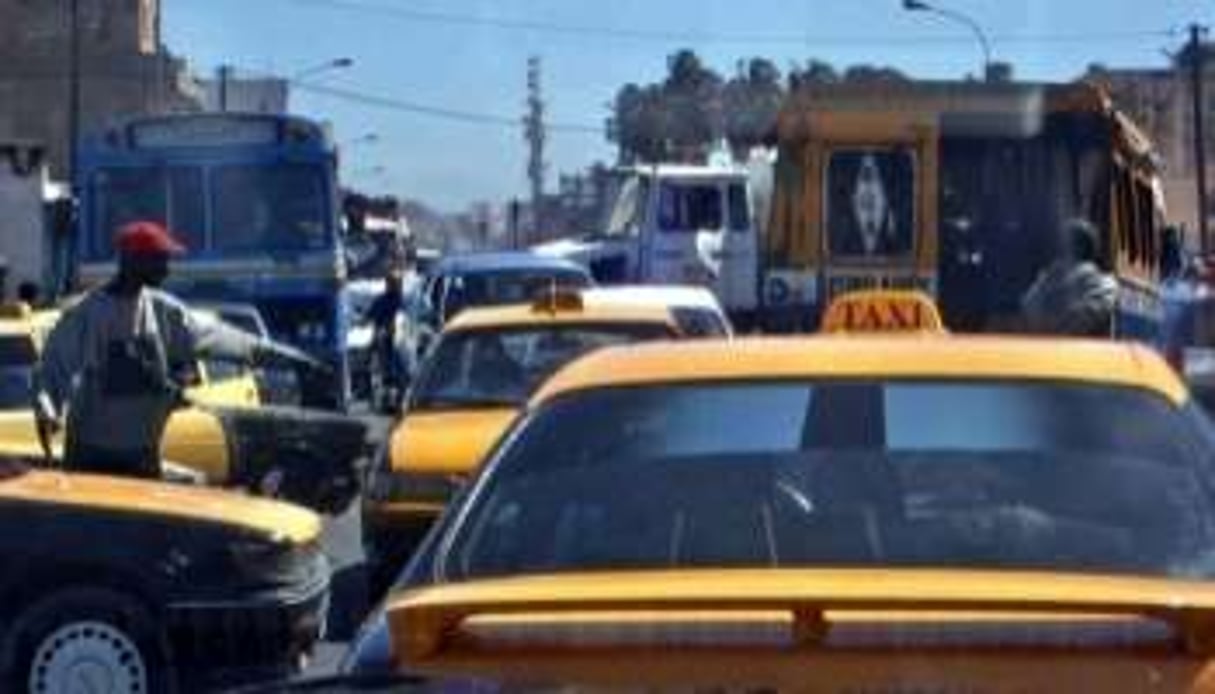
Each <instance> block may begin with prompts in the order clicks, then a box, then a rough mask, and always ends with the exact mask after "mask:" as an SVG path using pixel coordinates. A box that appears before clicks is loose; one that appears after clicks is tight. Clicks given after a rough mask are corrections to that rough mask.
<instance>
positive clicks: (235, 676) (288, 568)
mask: <svg viewBox="0 0 1215 694" xmlns="http://www.w3.org/2000/svg"><path fill="white" fill-rule="evenodd" d="M0 529H3V532H0V552H2V553H3V556H4V557H5V562H4V564H3V568H2V569H0V690H2V691H5V692H27V691H28V692H61V691H89V692H93V691H96V692H136V693H138V692H172V691H190V690H193V689H195V688H199V689H202V688H208V689H209V688H213V687H225V686H231V685H234V684H239V683H242V682H247V681H253V680H263V681H264V680H265V679H267V678H281V677H284V676H288V675H290V674H292V673H294V672H295V671H296V670H297V669H298V668H299V666H300V664H301V663H302V662H303V660H304V658H305V657H306V655H307V654H308V653H309V651H310V650H311V648H312V647H313V645H314V644H315V642H316V641H317V640H318V639H319V638H320V636H321V634H322V631H323V627H324V615H325V609H326V607H327V603H328V595H329V579H330V570H329V565H328V561H327V560H326V558H325V555H324V554H323V553H322V551H321V548H320V542H319V538H320V531H321V524H320V520H319V519H318V518H317V516H315V515H314V514H312V513H311V512H309V511H306V510H303V509H300V508H296V507H293V506H290V505H287V504H283V503H279V502H274V501H267V500H260V499H253V498H250V497H246V496H243V495H237V494H232V493H229V492H223V491H218V490H212V489H203V488H190V487H182V486H175V485H167V484H162V483H158V482H147V481H140V480H128V479H118V478H110V477H101V476H92V475H77V474H67V473H60V472H52V471H44V470H30V469H26V468H24V467H22V466H20V465H17V464H15V463H0ZM69 685H70V686H69Z"/></svg>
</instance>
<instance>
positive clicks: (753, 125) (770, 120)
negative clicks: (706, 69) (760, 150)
mask: <svg viewBox="0 0 1215 694" xmlns="http://www.w3.org/2000/svg"><path fill="white" fill-rule="evenodd" d="M739 67H740V69H739V70H738V74H736V75H735V77H734V78H733V79H731V80H730V81H729V82H727V83H726V85H725V87H724V88H723V89H722V111H723V118H724V127H725V137H726V139H727V140H728V141H729V142H730V144H731V145H733V146H734V148H735V149H736V150H744V151H745V150H746V149H749V148H750V147H752V146H755V145H757V144H759V143H761V142H763V141H764V139H765V138H766V136H767V135H768V133H769V132H771V130H772V128H773V127H774V126H775V124H776V117H777V114H778V113H779V112H780V107H781V104H782V103H783V102H784V99H785V90H784V88H783V86H782V85H781V74H780V69H779V68H777V67H776V65H774V64H773V63H772V62H771V61H769V60H766V59H763V58H752V59H751V60H750V62H748V63H745V64H743V65H740V66H739Z"/></svg>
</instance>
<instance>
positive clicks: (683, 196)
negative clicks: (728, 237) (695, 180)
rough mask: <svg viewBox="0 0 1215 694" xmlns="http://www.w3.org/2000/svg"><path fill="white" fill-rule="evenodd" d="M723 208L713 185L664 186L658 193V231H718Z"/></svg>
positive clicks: (665, 184) (668, 184)
mask: <svg viewBox="0 0 1215 694" xmlns="http://www.w3.org/2000/svg"><path fill="white" fill-rule="evenodd" d="M723 208H724V206H723V205H722V200H721V190H720V189H719V188H718V187H717V186H716V185H710V184H686V183H663V184H662V186H661V187H660V188H659V194H658V228H659V229H661V230H663V231H697V230H701V229H705V230H716V229H721V228H722V225H723V221H724V220H723V219H722V216H723V215H722V211H723Z"/></svg>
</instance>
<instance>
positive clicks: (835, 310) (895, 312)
mask: <svg viewBox="0 0 1215 694" xmlns="http://www.w3.org/2000/svg"><path fill="white" fill-rule="evenodd" d="M820 329H821V331H822V332H825V333H907V332H927V333H943V332H945V323H944V321H942V320H941V313H940V312H939V311H938V310H937V307H936V304H935V303H933V300H932V298H931V297H929V296H928V295H927V294H925V293H924V292H920V291H914V290H905V289H870V290H862V291H856V292H849V293H847V294H843V295H841V296H839V297H838V298H836V299H835V300H834V301H832V302H831V304H830V305H829V306H828V307H827V310H826V312H824V313H823V320H822V325H821V327H820Z"/></svg>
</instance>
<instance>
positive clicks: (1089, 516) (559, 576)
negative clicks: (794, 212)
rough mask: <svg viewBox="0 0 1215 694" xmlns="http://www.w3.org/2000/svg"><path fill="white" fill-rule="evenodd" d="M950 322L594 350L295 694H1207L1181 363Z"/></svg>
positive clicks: (1212, 513) (876, 300)
mask: <svg viewBox="0 0 1215 694" xmlns="http://www.w3.org/2000/svg"><path fill="white" fill-rule="evenodd" d="M942 326H943V321H942V320H941V317H940V315H939V314H938V313H937V311H936V309H935V307H934V306H933V305H932V303H931V301H930V300H929V299H928V298H927V297H926V296H924V295H922V294H920V293H918V292H914V291H911V292H908V291H877V292H857V293H852V294H847V295H844V296H842V297H840V298H838V299H837V300H836V301H835V302H834V303H833V304H832V306H830V307H829V308H828V310H827V311H826V312H825V315H824V318H823V323H822V333H821V334H819V335H816V336H810V337H794V338H742V339H737V340H731V341H725V340H720V339H710V340H699V341H670V340H658V341H650V342H646V343H645V344H633V345H616V346H607V347H604V348H603V349H599V350H595V351H594V352H592V353H589V354H587V355H585V356H583V357H581V358H579V359H576V360H574V361H572V362H570V363H568V364H567V365H566V366H564V367H563V368H560V369H558V370H557V371H556V372H555V374H554V375H552V376H551V377H549V378H547V379H546V380H545V381H544V383H543V384H542V385H540V386H538V387H537V388H534V389H532V390H531V391H529V396H528V397H527V399H526V404H525V405H524V406H523V407H522V408H521V409H520V410H519V411H518V412H517V413H516V414H515V415H514V416H513V423H512V424H511V425H510V426H509V427H508V428H507V429H506V432H505V433H504V434H503V435H502V436H500V437H499V438H498V439H497V443H496V444H495V445H494V446H493V447H492V448H490V449H489V450H488V451H487V452H486V453H485V454H484V455H483V457H482V459H481V460H480V461H479V467H480V472H479V473H478V474H476V475H474V476H472V477H471V478H468V479H467V481H465V482H464V483H463V484H462V485H461V486H460V488H459V490H458V492H457V493H456V494H455V496H454V497H452V498H451V500H450V501H449V505H448V507H447V510H446V512H444V513H443V514H442V515H441V516H440V517H439V519H438V520H437V522H436V524H435V525H434V527H433V528H432V529H431V531H430V532H429V533H428V534H427V535H426V537H425V539H424V540H423V541H422V543H421V545H420V546H419V547H418V548H417V549H416V551H415V552H414V554H413V557H412V559H411V560H410V561H409V563H408V564H407V565H406V567H405V569H404V570H403V571H402V572H401V574H400V576H399V577H398V579H397V583H396V585H395V586H394V588H393V590H392V591H390V593H389V595H388V597H387V598H386V599H385V600H384V601H383V602H382V604H381V605H380V607H379V608H378V609H377V610H376V611H375V613H373V615H372V616H371V617H370V618H369V620H368V622H367V623H366V625H365V627H364V628H363V630H362V632H361V634H360V636H359V637H358V639H357V640H356V643H355V644H354V646H353V647H352V649H351V652H350V655H349V656H348V659H347V662H346V664H345V670H346V673H347V674H346V676H345V677H344V678H335V679H330V680H324V681H321V682H317V683H312V684H300V685H299V691H342V689H340V688H341V687H343V686H345V685H347V684H352V683H359V689H358V691H413V690H415V689H418V688H424V689H427V690H430V689H443V690H447V689H461V690H463V689H473V688H487V687H488V688H492V689H498V688H507V689H512V690H514V689H524V690H527V689H535V688H545V689H551V688H554V687H560V688H579V689H581V688H591V689H603V688H611V689H613V690H622V689H623V690H632V689H644V690H655V689H661V690H667V689H678V690H681V691H685V690H688V689H692V690H699V689H702V688H703V689H713V690H717V689H719V688H729V689H736V688H737V689H740V690H747V691H752V690H763V691H771V690H777V689H796V690H799V691H814V692H817V691H822V692H841V691H845V692H853V691H857V692H862V691H863V692H868V691H880V692H905V691H917V692H918V691H946V692H954V691H968V692H969V691H974V692H1006V691H1007V692H1014V691H1015V692H1025V691H1033V692H1042V691H1069V692H1077V691H1102V692H1139V691H1190V692H1202V691H1211V690H1212V687H1215V675H1213V673H1215V671H1213V670H1212V668H1211V651H1210V639H1209V635H1210V633H1211V632H1210V631H1209V627H1210V624H1211V619H1212V614H1215V592H1213V591H1212V587H1211V584H1210V583H1209V582H1208V581H1209V579H1210V576H1211V566H1210V562H1209V556H1210V554H1209V551H1210V547H1211V543H1212V541H1213V540H1215V538H1213V537H1212V535H1211V533H1212V528H1215V507H1212V505H1211V503H1210V501H1211V499H1210V493H1211V487H1210V480H1211V479H1212V478H1211V473H1212V471H1211V469H1210V467H1209V465H1210V461H1211V460H1212V459H1213V458H1212V453H1215V429H1212V427H1211V423H1210V421H1209V420H1208V419H1207V417H1206V415H1205V414H1203V413H1202V412H1201V411H1200V408H1199V407H1198V405H1196V404H1195V402H1194V401H1193V400H1192V398H1191V396H1190V395H1189V393H1188V391H1187V389H1186V387H1185V385H1184V384H1183V382H1182V381H1181V380H1180V379H1179V378H1178V376H1177V374H1176V373H1175V372H1174V370H1173V369H1172V368H1170V366H1169V365H1168V364H1167V363H1166V362H1165V360H1164V359H1163V358H1161V357H1160V356H1159V355H1157V354H1156V353H1155V352H1154V351H1153V350H1151V349H1150V348H1148V347H1146V346H1140V345H1135V344H1131V343H1119V342H1112V341H1108V340H1093V339H1073V338H1034V337H1013V336H963V335H951V334H949V333H947V332H946V331H945V330H944V328H943V327H942ZM759 413H762V416H760V414H759ZM1111 424H1113V425H1111ZM625 663H627V664H628V665H627V667H622V665H623V664H625ZM377 683H378V684H377ZM373 685H375V686H373ZM345 691H350V690H345Z"/></svg>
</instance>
